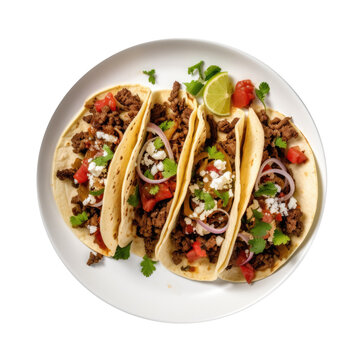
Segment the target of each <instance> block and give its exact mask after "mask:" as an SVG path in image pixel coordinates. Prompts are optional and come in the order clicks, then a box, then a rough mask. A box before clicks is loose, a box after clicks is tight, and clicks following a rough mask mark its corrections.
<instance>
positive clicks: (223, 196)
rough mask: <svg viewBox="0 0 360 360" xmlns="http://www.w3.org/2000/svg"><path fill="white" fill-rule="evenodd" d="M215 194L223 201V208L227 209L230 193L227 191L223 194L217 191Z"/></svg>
mask: <svg viewBox="0 0 360 360" xmlns="http://www.w3.org/2000/svg"><path fill="white" fill-rule="evenodd" d="M215 194H216V196H218V197H219V198H220V199H221V200H222V202H223V207H226V205H227V204H228V202H229V192H228V191H225V192H222V193H221V192H220V191H217V190H215Z"/></svg>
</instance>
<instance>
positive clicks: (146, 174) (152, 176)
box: [144, 169, 154, 180]
mask: <svg viewBox="0 0 360 360" xmlns="http://www.w3.org/2000/svg"><path fill="white" fill-rule="evenodd" d="M144 176H146V177H147V178H148V179H151V180H154V175H153V174H152V173H151V171H150V170H149V169H147V170H146V171H145V172H144Z"/></svg>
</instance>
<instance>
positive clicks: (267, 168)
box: [263, 164, 271, 171]
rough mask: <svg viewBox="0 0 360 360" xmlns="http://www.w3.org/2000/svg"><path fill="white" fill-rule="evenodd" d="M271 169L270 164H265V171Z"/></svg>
mask: <svg viewBox="0 0 360 360" xmlns="http://www.w3.org/2000/svg"><path fill="white" fill-rule="evenodd" d="M270 169H271V166H270V165H269V164H266V165H265V166H264V170H263V171H267V170H270Z"/></svg>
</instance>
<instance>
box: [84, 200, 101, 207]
mask: <svg viewBox="0 0 360 360" xmlns="http://www.w3.org/2000/svg"><path fill="white" fill-rule="evenodd" d="M102 204H103V201H102V200H100V201H99V202H97V203H95V204H87V206H92V207H100V206H102Z"/></svg>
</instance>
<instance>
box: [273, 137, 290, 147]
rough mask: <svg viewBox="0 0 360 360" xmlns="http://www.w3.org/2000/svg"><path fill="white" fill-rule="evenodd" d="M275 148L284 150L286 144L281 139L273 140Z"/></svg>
mask: <svg viewBox="0 0 360 360" xmlns="http://www.w3.org/2000/svg"><path fill="white" fill-rule="evenodd" d="M275 146H277V147H279V148H280V149H286V147H287V142H286V141H284V140H283V139H282V138H281V137H277V138H276V139H275Z"/></svg>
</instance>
